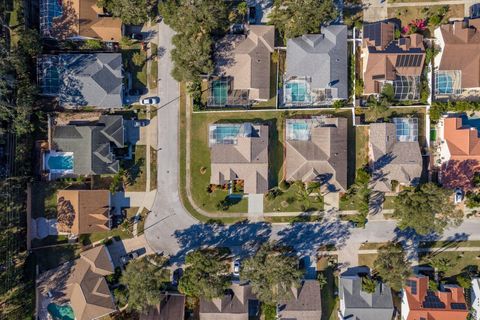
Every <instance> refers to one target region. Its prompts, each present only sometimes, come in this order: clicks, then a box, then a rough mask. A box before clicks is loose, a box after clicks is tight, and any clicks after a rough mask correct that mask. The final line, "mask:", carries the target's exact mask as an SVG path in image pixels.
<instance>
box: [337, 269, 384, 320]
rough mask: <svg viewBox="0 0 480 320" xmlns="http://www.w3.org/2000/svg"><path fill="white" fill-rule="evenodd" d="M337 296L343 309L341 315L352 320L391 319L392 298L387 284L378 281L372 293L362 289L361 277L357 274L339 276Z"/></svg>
mask: <svg viewBox="0 0 480 320" xmlns="http://www.w3.org/2000/svg"><path fill="white" fill-rule="evenodd" d="M338 295H339V297H340V300H342V306H344V308H345V309H344V310H341V311H342V313H343V317H345V318H349V319H353V320H377V319H391V318H392V315H393V298H392V291H391V289H390V287H389V286H387V285H385V284H384V283H381V282H378V283H377V287H376V289H375V292H374V293H367V292H365V291H363V290H362V278H361V277H359V276H358V275H347V276H341V277H340V285H339V294H338Z"/></svg>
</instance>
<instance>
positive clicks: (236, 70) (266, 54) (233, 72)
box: [215, 25, 275, 100]
mask: <svg viewBox="0 0 480 320" xmlns="http://www.w3.org/2000/svg"><path fill="white" fill-rule="evenodd" d="M274 38H275V28H274V27H273V26H261V25H251V26H249V30H248V35H247V36H244V35H227V36H226V37H224V38H223V39H222V40H221V41H219V42H218V44H217V48H216V50H215V61H216V66H217V71H216V72H217V74H218V75H224V76H231V77H233V79H234V80H233V89H234V90H244V89H250V99H252V100H268V99H270V55H271V53H272V52H273V50H274Z"/></svg>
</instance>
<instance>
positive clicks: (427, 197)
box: [393, 183, 463, 235]
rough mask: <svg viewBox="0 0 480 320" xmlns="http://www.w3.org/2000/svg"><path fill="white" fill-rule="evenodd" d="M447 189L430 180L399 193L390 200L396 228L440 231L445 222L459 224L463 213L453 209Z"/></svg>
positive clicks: (419, 232) (422, 233)
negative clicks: (395, 219) (396, 222)
mask: <svg viewBox="0 0 480 320" xmlns="http://www.w3.org/2000/svg"><path fill="white" fill-rule="evenodd" d="M450 196H451V192H450V191H449V190H446V189H443V188H441V187H438V186H437V185H435V184H433V183H427V184H423V185H421V186H419V187H417V188H415V189H413V188H410V189H407V190H404V191H402V192H400V193H399V195H398V196H397V198H396V199H395V201H394V212H393V216H394V217H395V218H397V219H398V227H399V228H400V229H401V230H404V229H406V228H412V229H414V230H415V231H416V232H417V233H418V234H420V235H426V234H429V233H432V232H436V233H442V232H443V230H444V229H445V228H446V227H447V226H448V225H449V224H453V225H459V224H460V223H461V222H462V216H463V213H462V212H461V211H459V210H456V209H455V206H454V204H453V203H452V200H451V199H450Z"/></svg>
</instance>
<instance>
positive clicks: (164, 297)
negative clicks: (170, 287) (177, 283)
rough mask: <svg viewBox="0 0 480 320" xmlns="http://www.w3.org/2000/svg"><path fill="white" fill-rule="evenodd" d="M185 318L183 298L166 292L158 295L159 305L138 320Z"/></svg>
mask: <svg viewBox="0 0 480 320" xmlns="http://www.w3.org/2000/svg"><path fill="white" fill-rule="evenodd" d="M184 318H185V296H184V295H183V294H179V293H171V292H166V293H162V294H161V295H160V303H159V304H158V305H157V306H155V307H152V308H149V309H147V311H146V312H145V313H143V314H141V315H140V320H179V319H180V320H182V319H184Z"/></svg>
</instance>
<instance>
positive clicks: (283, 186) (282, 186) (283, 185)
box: [279, 180, 290, 191]
mask: <svg viewBox="0 0 480 320" xmlns="http://www.w3.org/2000/svg"><path fill="white" fill-rule="evenodd" d="M279 188H280V190H282V191H287V190H288V189H289V188H290V183H288V182H287V181H285V180H282V181H281V182H280V185H279Z"/></svg>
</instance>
